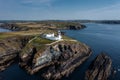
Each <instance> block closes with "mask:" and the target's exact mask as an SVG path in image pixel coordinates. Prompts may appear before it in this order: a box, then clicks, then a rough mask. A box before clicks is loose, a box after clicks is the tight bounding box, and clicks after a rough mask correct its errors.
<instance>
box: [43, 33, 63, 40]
mask: <svg viewBox="0 0 120 80" xmlns="http://www.w3.org/2000/svg"><path fill="white" fill-rule="evenodd" d="M43 37H44V38H46V39H50V40H62V36H61V32H60V31H58V35H57V36H55V34H54V33H52V34H44V35H43Z"/></svg>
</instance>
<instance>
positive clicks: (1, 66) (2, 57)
mask: <svg viewBox="0 0 120 80" xmlns="http://www.w3.org/2000/svg"><path fill="white" fill-rule="evenodd" d="M29 39H30V37H29V36H24V37H11V38H6V39H4V40H0V71H2V70H5V69H6V67H8V66H9V65H10V64H11V63H12V62H14V59H15V58H16V57H17V55H18V53H19V52H20V51H21V49H22V48H23V47H24V46H25V44H26V43H27V42H28V41H29Z"/></svg>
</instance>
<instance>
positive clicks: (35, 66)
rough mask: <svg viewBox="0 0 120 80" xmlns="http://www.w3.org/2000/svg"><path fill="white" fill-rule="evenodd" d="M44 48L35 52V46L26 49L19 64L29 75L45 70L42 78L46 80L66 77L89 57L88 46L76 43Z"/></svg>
mask: <svg viewBox="0 0 120 80" xmlns="http://www.w3.org/2000/svg"><path fill="white" fill-rule="evenodd" d="M42 48H43V47H42ZM44 48H45V49H44V50H41V49H40V50H36V49H35V46H34V47H29V48H28V47H27V49H26V50H24V51H23V52H22V53H21V54H20V58H21V62H20V63H19V64H20V66H21V67H22V68H24V69H25V70H27V72H28V73H30V74H34V73H36V72H38V71H40V70H42V69H43V68H46V70H45V71H44V72H43V77H44V78H45V79H48V80H57V79H60V78H61V77H63V76H68V75H69V74H70V73H72V72H73V70H74V69H75V68H76V67H77V66H79V65H80V64H82V63H83V62H84V61H85V60H86V59H87V58H88V57H89V56H90V55H91V49H90V48H89V47H88V46H86V45H85V44H82V43H79V42H76V41H60V42H58V43H55V44H52V45H49V46H48V45H47V46H44Z"/></svg>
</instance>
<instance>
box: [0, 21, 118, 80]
mask: <svg viewBox="0 0 120 80" xmlns="http://www.w3.org/2000/svg"><path fill="white" fill-rule="evenodd" d="M85 25H86V26H87V28H85V29H83V30H78V31H75V30H64V31H65V32H66V35H67V36H70V37H72V38H74V39H77V40H78V41H80V42H83V43H85V44H87V45H88V46H90V47H91V48H92V50H93V54H92V55H91V57H90V58H89V59H88V60H87V61H85V62H84V63H83V64H82V65H81V66H79V67H77V68H76V69H75V71H74V72H73V73H71V74H70V75H69V77H67V78H66V77H64V78H62V80H84V77H85V76H84V75H85V71H86V69H87V68H88V66H89V65H90V63H91V61H92V60H93V59H94V58H95V57H96V56H97V55H98V54H99V53H101V52H106V53H107V54H108V55H109V56H110V57H111V58H112V61H113V67H114V68H115V69H116V70H117V73H116V75H115V76H114V78H111V79H110V80H120V25H107V24H94V23H88V24H85ZM40 75H41V73H40V72H39V73H37V74H35V75H32V76H31V75H29V74H27V73H26V72H25V71H24V70H22V69H21V68H19V66H18V65H17V64H16V63H14V64H13V65H12V66H10V67H9V68H7V69H6V70H5V71H3V72H0V80H44V79H43V78H42V77H41V76H40Z"/></svg>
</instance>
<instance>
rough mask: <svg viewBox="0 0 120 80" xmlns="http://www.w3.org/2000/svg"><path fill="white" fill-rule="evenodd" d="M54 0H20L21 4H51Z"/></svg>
mask: <svg viewBox="0 0 120 80" xmlns="http://www.w3.org/2000/svg"><path fill="white" fill-rule="evenodd" d="M54 1H55V0H22V3H23V4H29V5H42V6H43V5H45V6H51V4H52V3H53V2H54Z"/></svg>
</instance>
